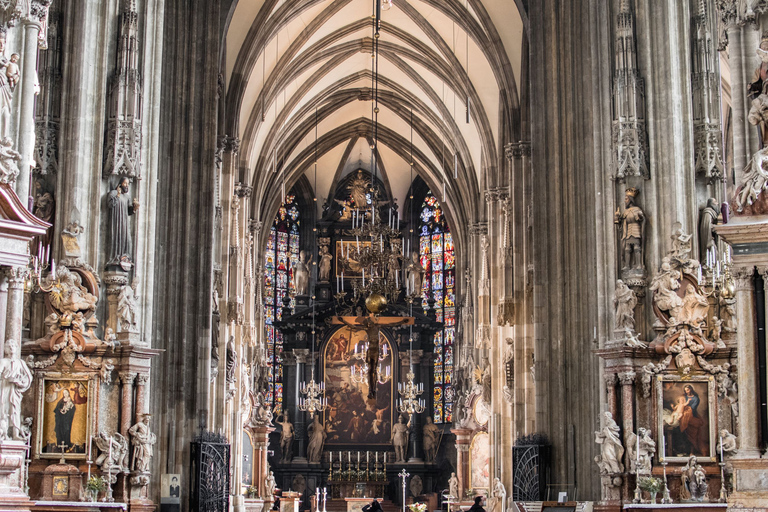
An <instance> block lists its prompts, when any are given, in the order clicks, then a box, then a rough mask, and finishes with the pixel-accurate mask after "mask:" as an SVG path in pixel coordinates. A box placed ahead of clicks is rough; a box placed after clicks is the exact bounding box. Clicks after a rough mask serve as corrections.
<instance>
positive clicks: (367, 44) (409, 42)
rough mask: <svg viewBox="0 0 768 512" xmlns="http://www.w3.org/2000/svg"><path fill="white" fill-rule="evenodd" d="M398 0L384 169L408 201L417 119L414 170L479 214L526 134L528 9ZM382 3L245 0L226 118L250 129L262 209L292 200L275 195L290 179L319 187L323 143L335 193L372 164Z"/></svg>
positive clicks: (388, 19)
mask: <svg viewBox="0 0 768 512" xmlns="http://www.w3.org/2000/svg"><path fill="white" fill-rule="evenodd" d="M392 3H393V5H392V8H391V9H389V10H386V11H384V12H383V13H382V18H381V19H382V24H381V31H380V33H381V35H380V38H379V62H378V89H379V107H380V112H379V115H378V125H379V128H378V143H379V151H378V162H379V165H378V167H379V169H378V170H379V172H380V173H381V172H382V170H384V172H385V176H384V180H385V182H386V183H387V184H388V185H389V188H391V191H392V193H393V194H394V196H395V197H397V198H398V200H399V202H400V204H401V205H402V204H403V203H404V198H405V195H406V192H407V188H408V184H409V178H410V166H409V161H410V146H411V144H410V137H411V135H410V132H411V128H410V126H411V117H412V118H413V146H414V150H413V154H414V158H413V161H414V171H415V172H417V173H419V174H420V175H421V176H422V177H423V178H424V179H425V181H426V182H427V183H428V184H430V186H432V187H433V188H434V189H435V190H440V191H441V192H442V189H443V183H445V190H446V195H447V197H446V198H445V199H446V201H445V202H446V207H447V210H448V214H449V216H450V217H453V219H454V220H455V221H458V222H461V221H464V222H470V221H472V220H475V219H477V217H478V214H479V212H480V211H481V210H480V209H481V205H480V204H478V202H477V201H476V200H472V199H470V198H471V197H475V198H476V197H478V196H477V193H478V191H479V190H482V187H483V185H484V183H485V174H486V173H487V172H488V171H489V170H492V169H495V168H497V167H498V166H500V165H503V157H504V155H503V146H504V144H505V143H507V142H511V141H513V140H516V139H514V137H516V136H518V135H519V132H520V126H519V124H520V111H519V105H520V101H519V95H520V91H519V88H518V87H519V83H520V69H521V55H522V51H523V37H524V35H523V22H522V20H521V16H520V14H519V13H518V11H517V8H516V6H515V3H514V2H513V1H512V0H485V1H481V0H435V1H419V0H393V2H392ZM374 6H375V1H374V0H239V2H237V4H236V5H235V6H234V7H233V10H232V13H231V18H230V21H229V26H228V31H227V34H226V54H225V60H226V76H225V81H226V87H227V101H226V105H227V110H226V115H225V123H226V130H227V133H228V134H236V135H238V136H239V138H240V139H241V147H240V152H239V155H238V163H239V169H240V173H241V175H240V179H241V181H245V182H248V183H251V184H252V185H253V186H254V192H253V193H254V197H255V198H256V201H254V205H255V206H254V207H255V209H256V211H254V212H253V216H254V217H255V218H270V217H271V216H272V215H274V210H275V208H276V207H277V202H278V201H279V196H278V195H277V194H273V193H271V192H274V190H276V187H278V186H279V185H280V183H281V182H282V181H283V179H285V180H286V182H287V184H288V186H290V185H291V184H292V183H295V182H296V181H297V180H298V179H299V178H300V177H301V176H302V175H304V174H306V175H307V176H308V177H309V178H310V183H314V171H313V170H314V162H315V152H316V150H317V161H318V174H319V175H320V176H319V178H318V180H317V184H318V185H317V188H318V190H317V192H316V193H317V196H318V198H319V199H320V200H321V201H322V199H323V198H325V197H327V196H328V195H329V194H330V193H331V191H330V187H331V185H332V184H333V183H335V182H337V181H338V180H339V179H340V178H341V177H342V175H343V174H344V173H346V172H350V171H352V170H354V169H355V168H357V167H363V168H366V169H368V170H370V167H371V154H370V144H371V142H372V141H373V138H374V130H373V128H372V123H371V115H372V105H373V103H372V101H371V98H372V93H371V91H372V78H373V72H372V63H373V59H372V57H371V54H372V51H373V47H374V45H373V37H372V36H373V20H372V14H373V12H374ZM468 100H469V103H470V105H471V108H470V119H469V122H467V116H466V104H467V101H468ZM411 111H412V112H413V116H411ZM316 137H317V144H316V143H315V140H316ZM365 148H368V151H367V154H366V152H365V151H364V150H365ZM454 155H455V157H454ZM454 161H456V162H457V163H458V165H457V168H456V169H455V170H454ZM454 175H455V176H456V178H454ZM467 192H469V194H468V193H467Z"/></svg>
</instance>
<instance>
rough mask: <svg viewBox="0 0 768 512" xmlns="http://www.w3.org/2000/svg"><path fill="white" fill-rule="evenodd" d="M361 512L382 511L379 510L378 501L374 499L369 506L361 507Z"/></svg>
mask: <svg viewBox="0 0 768 512" xmlns="http://www.w3.org/2000/svg"><path fill="white" fill-rule="evenodd" d="M363 512H383V511H382V508H381V504H380V503H379V500H377V499H376V498H374V499H373V501H372V502H371V504H370V505H366V506H364V507H363Z"/></svg>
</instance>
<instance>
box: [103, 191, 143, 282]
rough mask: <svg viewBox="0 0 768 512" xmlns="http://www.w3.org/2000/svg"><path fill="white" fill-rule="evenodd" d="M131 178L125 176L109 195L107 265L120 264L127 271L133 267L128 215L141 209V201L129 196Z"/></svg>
mask: <svg viewBox="0 0 768 512" xmlns="http://www.w3.org/2000/svg"><path fill="white" fill-rule="evenodd" d="M129 184H130V180H129V179H128V177H126V176H123V177H122V178H120V181H119V182H118V184H117V187H115V189H114V190H112V191H111V192H110V193H109V195H108V196H107V208H109V247H108V249H109V250H108V251H107V266H108V267H109V266H119V267H120V268H122V269H123V270H125V271H128V270H130V269H131V266H132V262H131V224H130V222H129V221H128V217H130V216H131V215H133V214H134V213H136V212H137V211H138V210H139V201H138V200H137V199H133V201H131V199H130V198H129V197H128V185H129Z"/></svg>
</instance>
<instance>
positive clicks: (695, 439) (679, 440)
mask: <svg viewBox="0 0 768 512" xmlns="http://www.w3.org/2000/svg"><path fill="white" fill-rule="evenodd" d="M656 384H657V387H656V389H657V395H656V396H657V402H658V406H657V414H658V432H659V436H660V439H659V442H658V445H659V447H660V450H659V459H660V460H667V461H669V462H684V461H687V460H688V458H689V457H690V456H691V455H695V456H696V457H702V458H708V459H710V460H712V461H716V459H715V438H716V435H715V428H716V425H717V420H716V418H715V413H716V410H717V407H716V404H715V396H716V395H715V379H714V377H713V376H711V375H709V376H693V377H687V378H683V377H681V376H680V375H659V376H658V377H657V382H656Z"/></svg>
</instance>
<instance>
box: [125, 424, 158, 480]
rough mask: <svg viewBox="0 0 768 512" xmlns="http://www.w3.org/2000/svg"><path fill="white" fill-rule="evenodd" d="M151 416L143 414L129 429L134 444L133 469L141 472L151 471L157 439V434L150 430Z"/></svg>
mask: <svg viewBox="0 0 768 512" xmlns="http://www.w3.org/2000/svg"><path fill="white" fill-rule="evenodd" d="M149 418H150V415H149V414H142V416H141V420H140V421H139V422H138V423H137V424H135V425H134V426H132V427H131V428H130V429H128V433H129V434H130V435H131V444H133V470H134V471H138V472H140V473H147V472H149V461H150V459H152V446H153V445H154V444H155V442H156V441H157V438H156V437H155V434H153V433H152V432H150V430H149Z"/></svg>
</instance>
